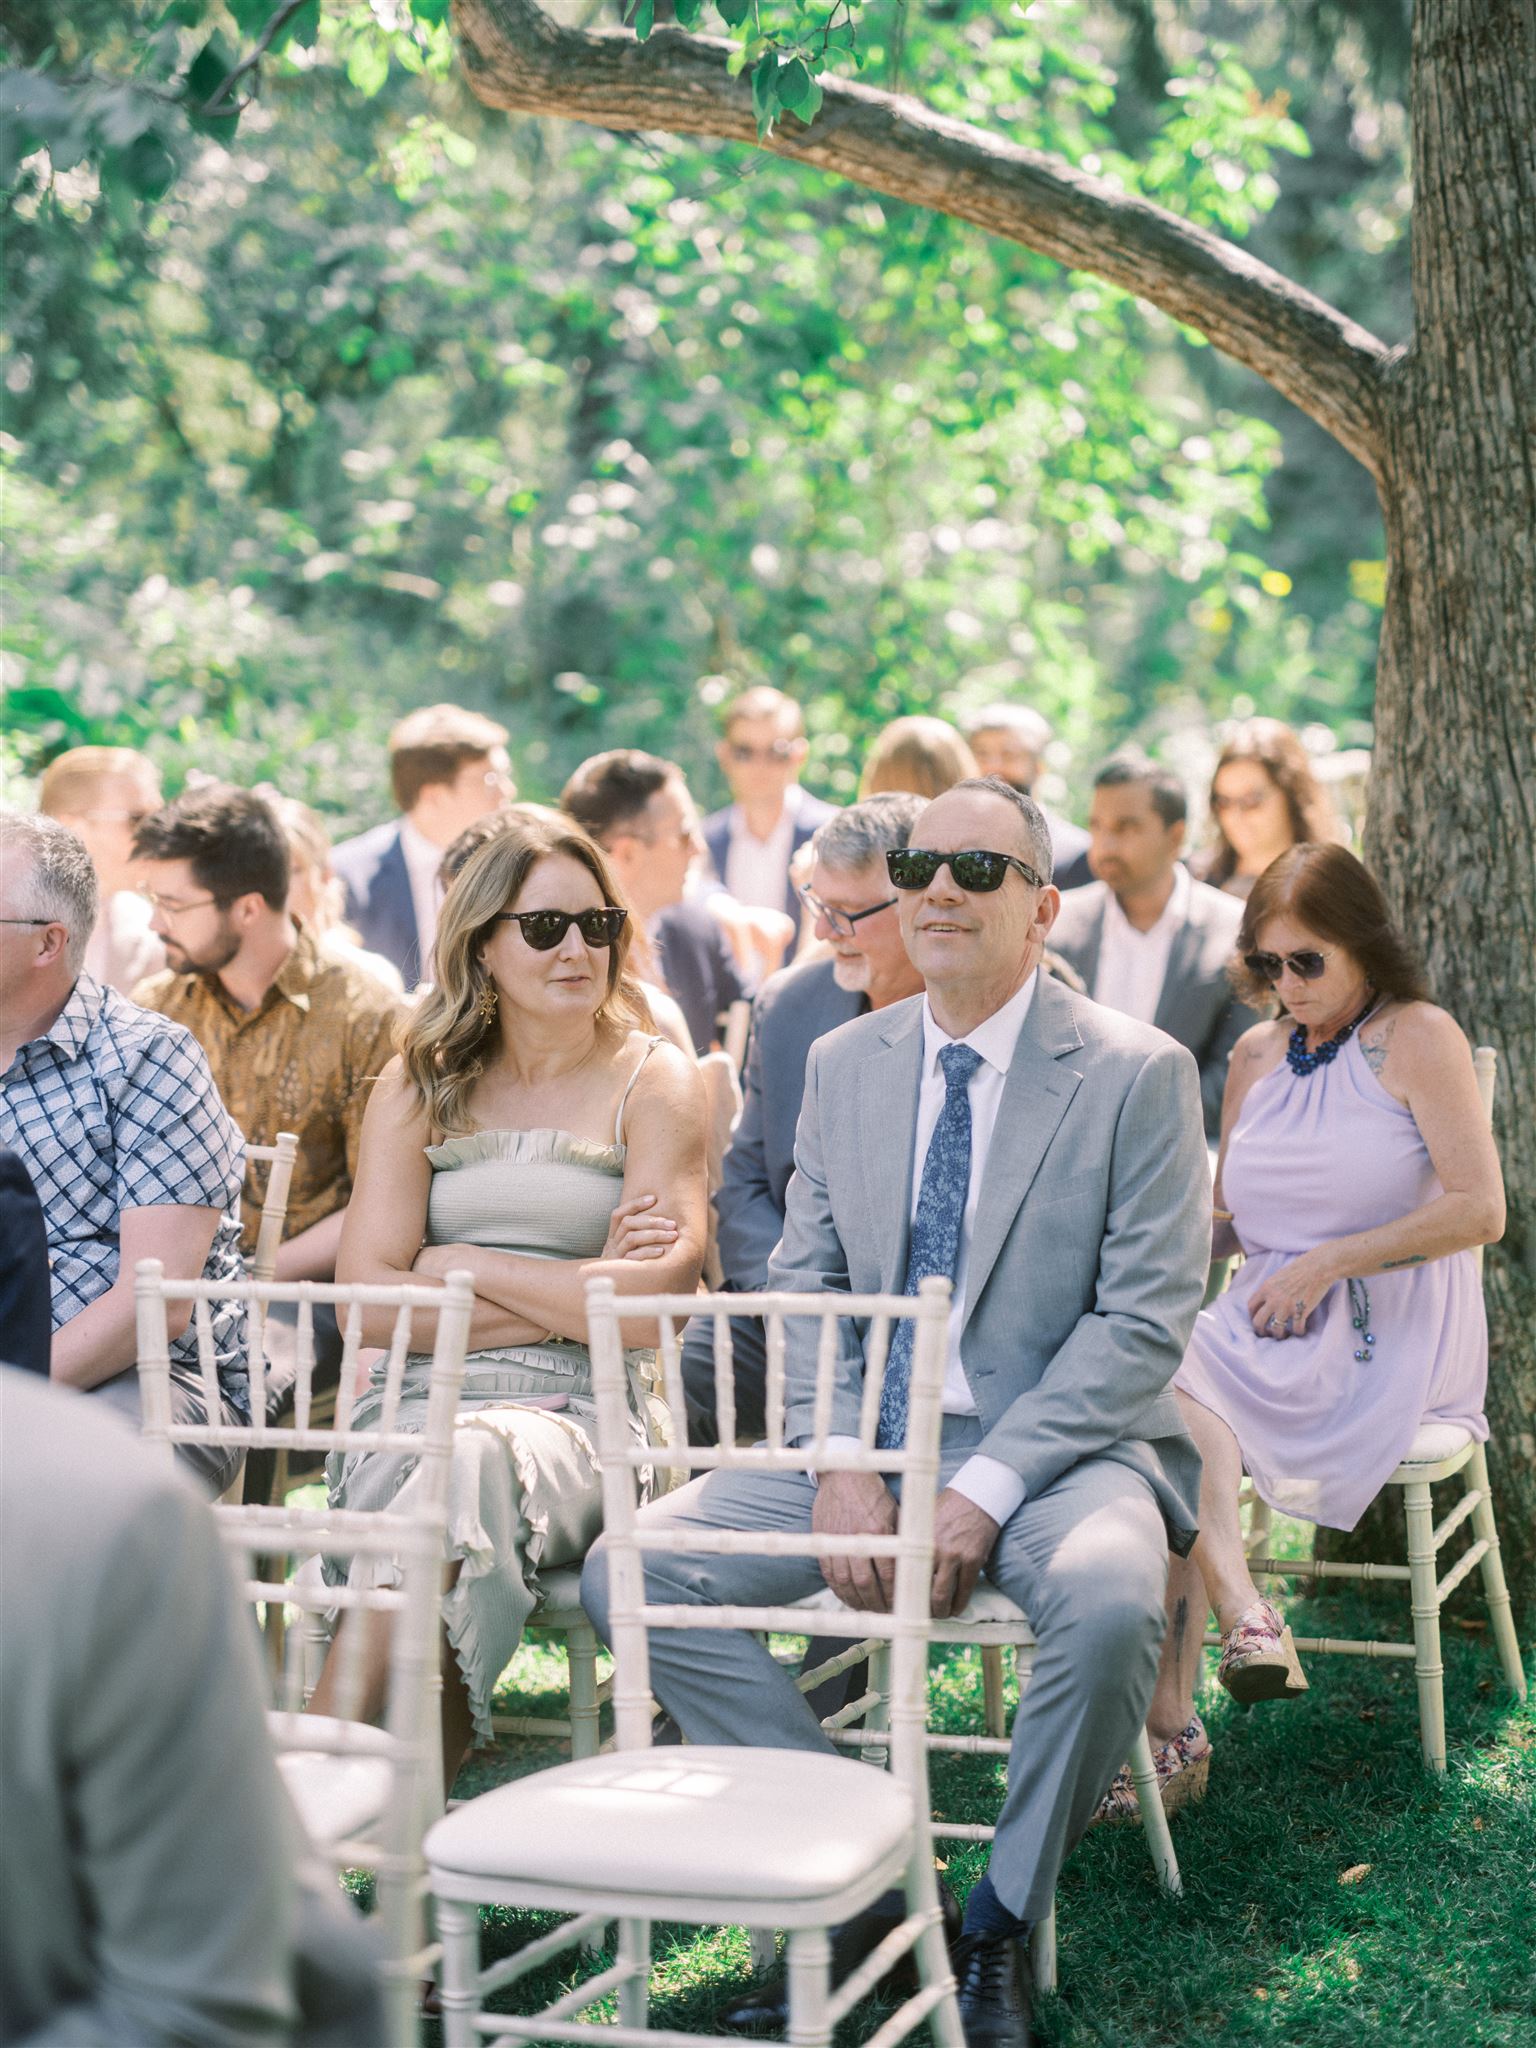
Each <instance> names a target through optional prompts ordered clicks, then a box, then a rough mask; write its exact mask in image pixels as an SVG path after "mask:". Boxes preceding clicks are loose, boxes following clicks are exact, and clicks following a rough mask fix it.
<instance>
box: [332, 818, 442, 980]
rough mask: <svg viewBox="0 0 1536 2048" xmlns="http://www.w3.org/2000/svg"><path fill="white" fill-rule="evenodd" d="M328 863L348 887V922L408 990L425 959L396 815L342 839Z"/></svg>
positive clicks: (419, 975)
mask: <svg viewBox="0 0 1536 2048" xmlns="http://www.w3.org/2000/svg"><path fill="white" fill-rule="evenodd" d="M331 866H332V868H333V869H334V871H335V872H336V874H337V875H339V876H340V878H341V882H342V886H343V887H344V888H345V890H346V892H347V922H348V923H349V924H350V925H352V926H353V927H354V929H355V930H356V932H357V935H358V937H359V938H360V939H361V940H362V942H363V944H364V945H365V946H366V947H367V948H368V950H369V952H371V953H382V954H383V955H384V958H385V959H386V960H391V961H393V962H394V964H395V966H396V967H398V968H399V970H400V978H401V979H402V981H404V983H405V986H406V989H407V990H408V991H409V990H410V989H413V988H414V987H415V986H416V984H417V982H418V981H420V980H421V978H422V976H423V975H424V974H425V973H426V971H427V963H426V962H425V961H424V960H423V959H422V957H421V938H420V934H419V933H418V932H417V930H416V906H415V904H414V903H413V902H412V900H411V877H410V874H409V872H408V870H407V868H406V865H405V852H404V849H403V848H402V847H401V844H400V820H399V819H398V818H396V819H394V820H393V822H392V823H390V824H388V825H375V826H374V828H373V830H372V831H371V832H364V833H361V834H360V835H359V836H358V837H357V838H356V839H346V840H343V841H342V843H341V845H340V846H338V847H337V848H336V849H335V851H334V852H333V853H332V855H331Z"/></svg>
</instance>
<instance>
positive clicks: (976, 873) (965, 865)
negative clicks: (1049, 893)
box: [885, 846, 1045, 896]
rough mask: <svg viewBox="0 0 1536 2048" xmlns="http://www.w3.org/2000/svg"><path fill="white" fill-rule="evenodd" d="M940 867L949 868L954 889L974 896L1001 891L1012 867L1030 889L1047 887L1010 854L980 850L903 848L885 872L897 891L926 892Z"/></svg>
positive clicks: (889, 859) (893, 855)
mask: <svg viewBox="0 0 1536 2048" xmlns="http://www.w3.org/2000/svg"><path fill="white" fill-rule="evenodd" d="M940 868H948V869H949V872H950V874H951V875H952V876H953V877H954V883H955V887H956V888H957V889H964V890H965V892H966V893H967V895H971V896H990V895H991V894H992V892H993V890H994V889H1001V887H1002V886H1003V883H1004V882H1005V881H1006V880H1007V877H1008V870H1009V869H1010V868H1017V869H1018V871H1019V873H1020V874H1021V875H1022V876H1023V877H1024V879H1025V881H1026V882H1028V884H1029V886H1030V888H1031V889H1043V888H1044V887H1045V884H1044V882H1042V881H1041V879H1040V877H1039V876H1038V875H1037V874H1036V873H1035V871H1034V869H1033V868H1032V867H1026V866H1025V864H1024V862H1023V861H1021V860H1016V859H1015V858H1014V856H1013V855H1012V854H1011V853H988V852H986V851H985V850H984V849H982V848H980V847H976V848H972V849H971V850H970V851H968V852H966V853H932V852H930V851H929V850H928V848H927V847H925V846H901V847H897V848H896V849H895V851H894V852H891V853H888V854H887V855H886V856H885V871H886V873H887V874H888V875H889V876H890V878H891V880H892V881H893V882H894V883H895V885H896V887H897V888H898V889H926V888H927V887H928V884H929V883H930V882H931V881H932V880H933V878H934V876H935V875H936V874H937V873H938V872H939V869H940Z"/></svg>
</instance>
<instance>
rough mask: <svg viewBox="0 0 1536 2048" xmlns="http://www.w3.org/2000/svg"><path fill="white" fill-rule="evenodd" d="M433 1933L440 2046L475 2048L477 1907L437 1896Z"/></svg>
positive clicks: (478, 1916) (477, 1955) (477, 1962)
mask: <svg viewBox="0 0 1536 2048" xmlns="http://www.w3.org/2000/svg"><path fill="white" fill-rule="evenodd" d="M434 1903H435V1906H436V1912H437V1932H438V1936H439V1938H440V1939H441V1941H442V1944H443V1960H442V1964H441V1966H440V1974H439V1976H438V1980H437V1995H438V2003H439V2004H440V2005H441V2006H442V2009H443V2048H478V2042H479V2036H478V2035H477V2033H476V2031H475V2015H476V2013H478V2011H479V2010H480V1909H479V1907H478V1906H475V1905H470V1904H467V1903H466V1902H465V1901H464V1900H463V1899H438V1900H436V1901H435V1902H434Z"/></svg>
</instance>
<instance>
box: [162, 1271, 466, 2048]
mask: <svg viewBox="0 0 1536 2048" xmlns="http://www.w3.org/2000/svg"><path fill="white" fill-rule="evenodd" d="M135 1296H136V1307H137V1316H138V1338H139V1373H140V1378H141V1383H142V1387H143V1412H144V1434H145V1436H146V1437H147V1438H148V1439H150V1440H151V1441H154V1442H159V1443H163V1444H165V1445H166V1446H167V1447H168V1449H169V1448H172V1447H174V1446H175V1445H176V1444H178V1443H219V1444H233V1445H238V1446H239V1447H240V1448H241V1449H258V1448H270V1447H274V1446H281V1447H284V1448H287V1449H290V1450H299V1451H305V1452H310V1453H314V1452H319V1453H328V1452H331V1451H344V1452H350V1451H365V1452H367V1453H369V1454H371V1455H378V1456H388V1455H398V1456H408V1457H411V1458H413V1459H415V1460H416V1461H417V1470H416V1472H415V1474H414V1475H413V1477H412V1478H411V1480H410V1481H408V1482H407V1485H406V1486H405V1487H404V1488H402V1490H401V1494H400V1495H399V1496H397V1498H396V1501H395V1502H394V1503H393V1504H392V1506H391V1507H390V1508H389V1509H380V1510H378V1511H376V1512H359V1511H357V1510H351V1511H346V1510H336V1509H332V1508H330V1507H292V1506H288V1505H282V1506H272V1505H269V1504H266V1503H247V1504H245V1505H232V1504H222V1503H221V1504H220V1505H219V1506H218V1507H217V1508H216V1509H215V1511H214V1512H215V1517H216V1519H217V1521H218V1524H219V1529H220V1533H221V1535H222V1536H223V1537H224V1539H225V1541H226V1543H227V1544H228V1545H229V1547H230V1549H231V1551H232V1552H233V1553H234V1554H235V1555H236V1557H237V1559H238V1569H239V1575H240V1583H241V1589H242V1591H243V1593H244V1597H245V1598H246V1599H247V1600H248V1601H249V1602H250V1603H251V1604H252V1606H253V1608H270V1607H272V1606H273V1605H278V1606H287V1607H290V1608H297V1609H299V1610H300V1611H301V1612H303V1613H304V1614H306V1615H315V1616H320V1615H323V1614H324V1613H326V1612H339V1613H340V1614H341V1615H342V1616H343V1617H344V1618H346V1619H347V1621H348V1622H349V1623H350V1625H348V1626H343V1627H342V1628H341V1629H340V1630H339V1632H338V1634H337V1637H336V1643H335V1650H334V1655H335V1659H336V1670H335V1678H336V1684H335V1701H336V1707H337V1711H336V1712H335V1713H334V1714H331V1715H323V1716H322V1715H318V1714H308V1713H305V1712H303V1711H302V1707H303V1702H304V1699H305V1694H306V1687H305V1674H304V1671H303V1654H302V1640H303V1639H302V1635H301V1632H300V1631H298V1630H291V1631H290V1632H289V1635H288V1654H287V1656H286V1658H285V1660H284V1665H283V1669H282V1671H281V1672H280V1673H278V1674H276V1676H275V1680H274V1689H275V1693H276V1698H275V1701H274V1705H273V1710H272V1712H271V1713H270V1715H269V1725H270V1727H271V1730H272V1734H273V1739H274V1743H275V1746H276V1748H277V1752H278V1767H279V1769H280V1771H281V1772H282V1775H283V1778H284V1781H285V1783H286V1784H287V1786H288V1789H289V1791H290V1793H291V1794H292V1796H293V1800H294V1803H295V1805H296V1807H297V1808H298V1812H299V1816H300V1819H301V1820H302V1821H303V1823H304V1827H305V1831H306V1834H307V1836H308V1839H309V1842H310V1845H311V1848H312V1850H313V1851H314V1853H315V1854H316V1855H317V1856H318V1857H320V1858H321V1859H323V1860H324V1861H325V1862H327V1863H329V1864H330V1865H331V1866H332V1868H333V1869H334V1870H336V1871H343V1870H365V1871H371V1872H372V1873H373V1875H374V1879H375V1883H376V1887H377V1907H376V1914H377V1918H378V1922H379V1925H380V1930H381V1949H382V1954H383V1961H382V1964H381V1968H382V1970H383V1972H384V1975H385V1980H386V1988H387V1992H388V1997H389V2010H390V2027H391V2031H390V2036H389V2041H388V2044H387V2048H409V2044H411V2043H413V2042H414V2040H415V2034H416V2028H415V2011H416V2004H417V1996H418V1991H417V1987H418V1984H419V1981H420V1979H421V1977H422V1975H423V1973H424V1972H426V1971H427V1970H428V1969H430V1967H431V1964H432V1962H433V1961H434V1960H435V1956H436V1949H435V1947H433V1946H430V1945H429V1944H428V1943H427V1941H426V1938H425V1932H426V1931H425V1925H424V1920H423V1904H424V1899H425V1893H426V1885H425V1878H424V1866H423V1863H422V1855H421V1840H422V1835H423V1833H424V1831H425V1828H426V1826H427V1823H428V1822H429V1820H431V1819H432V1818H433V1816H434V1815H435V1814H436V1813H438V1812H440V1811H441V1809H442V1757H441V1740H440V1732H439V1728H440V1687H441V1673H440V1668H439V1644H440V1636H441V1623H440V1620H439V1613H440V1604H439V1603H440V1591H441V1585H442V1571H443V1550H444V1532H445V1529H446V1525H447V1491H448V1475H449V1467H450V1463H451V1459H452V1452H453V1427H454V1417H455V1414H456V1412H457V1408H458V1399H459V1389H460V1386H461V1384H462V1381H463V1377H464V1354H465V1348H466V1345H467V1342H468V1337H469V1322H470V1314H471V1311H472V1309H473V1306H474V1289H473V1284H472V1282H471V1279H470V1276H469V1275H468V1274H467V1273H455V1274H451V1275H450V1276H449V1278H448V1280H447V1281H446V1282H445V1284H444V1285H443V1286H442V1287H441V1288H437V1287H429V1286H424V1285H423V1286H415V1285H404V1286H399V1287H367V1286H352V1287H343V1286H336V1285H327V1284H324V1283H321V1282H318V1281H306V1282H301V1283H287V1284H283V1283H276V1282H270V1281H267V1282H263V1281H245V1282H240V1283H230V1282H222V1281H220V1282H211V1281H203V1280H196V1281H188V1280H167V1279H166V1278H165V1273H164V1269H163V1267H162V1266H161V1264H160V1262H159V1261H158V1260H155V1259H146V1260H143V1261H141V1262H140V1264H139V1266H138V1268H137V1271H136V1279H135ZM230 1299H243V1300H245V1301H247V1302H253V1303H256V1304H258V1305H261V1304H266V1303H270V1302H273V1301H289V1302H297V1303H298V1330H297V1346H296V1349H297V1362H298V1376H297V1379H296V1382H295V1386H294V1401H293V1411H292V1417H291V1420H285V1421H284V1422H282V1423H269V1422H268V1421H267V1419H266V1409H267V1404H266V1388H265V1385H264V1380H265V1376H266V1373H265V1363H264V1361H263V1359H262V1357H261V1354H260V1352H259V1350H258V1349H255V1348H253V1350H252V1354H251V1420H250V1422H249V1423H248V1424H245V1425H241V1426H233V1425H229V1426H226V1425H222V1424H212V1423H210V1424H196V1425H194V1424H178V1423H175V1422H173V1421H172V1419H171V1406H170V1355H169V1344H168V1341H167V1304H168V1303H170V1302H173V1301H191V1302H192V1303H193V1327H194V1329H195V1331H196V1333H197V1341H198V1354H199V1369H200V1371H201V1372H202V1375H203V1378H204V1380H205V1382H206V1381H209V1380H210V1379H212V1378H213V1376H214V1354H213V1343H212V1334H211V1304H212V1302H213V1301H215V1300H217V1301H220V1302H223V1301H227V1300H230ZM319 1302H329V1303H332V1304H334V1305H335V1307H336V1309H337V1311H338V1314H339V1315H340V1316H341V1317H342V1318H343V1329H344V1346H345V1351H344V1360H343V1370H342V1377H341V1383H340V1387H339V1389H338V1392H337V1397H336V1402H335V1406H334V1410H333V1412H332V1413H331V1414H330V1415H329V1416H328V1417H327V1418H326V1419H325V1420H323V1421H322V1420H321V1419H320V1418H318V1417H317V1415H316V1413H315V1412H314V1407H313V1403H312V1392H313V1372H314V1362H315V1346H314V1329H313V1313H314V1308H315V1305H316V1304H317V1303H319ZM364 1308H390V1309H393V1310H394V1311H395V1315H394V1324H393V1333H392V1339H391V1343H390V1346H389V1350H388V1353H387V1356H386V1359H385V1361H384V1364H383V1366H382V1367H381V1368H380V1369H379V1370H378V1371H377V1373H376V1384H378V1385H379V1387H380V1393H381V1403H380V1408H379V1412H378V1417H377V1427H374V1428H357V1427H355V1426H354V1412H355V1409H356V1406H357V1400H358V1396H357V1393H356V1382H357V1356H358V1352H359V1350H360V1349H361V1344H362V1331H361V1322H362V1311H363V1309H364ZM419 1318H425V1319H426V1321H427V1322H428V1323H429V1324H435V1331H434V1342H433V1347H432V1363H431V1369H430V1373H429V1376H428V1389H427V1398H426V1404H425V1414H424V1422H423V1427H422V1428H421V1429H420V1430H407V1429H404V1428H402V1427H401V1426H400V1412H399V1411H400V1401H401V1388H402V1382H403V1378H404V1374H405V1369H406V1358H407V1353H408V1352H409V1351H410V1349H411V1335H412V1325H413V1321H414V1320H416V1319H419ZM218 1412H219V1410H218V1407H217V1404H213V1405H212V1406H211V1407H210V1413H212V1414H215V1415H216V1414H217V1413H218ZM273 1555H279V1556H283V1557H301V1558H307V1559H312V1560H315V1561H316V1563H315V1565H314V1566H312V1567H311V1568H310V1569H309V1570H306V1571H301V1572H300V1573H299V1574H298V1575H297V1577H296V1578H295V1579H293V1580H284V1579H282V1578H280V1577H279V1578H273V1577H271V1576H269V1575H268V1574H269V1569H270V1567H269V1566H268V1560H270V1558H271V1557H272V1556H273ZM321 1558H333V1559H343V1560H348V1561H349V1566H348V1575H347V1578H346V1580H345V1582H343V1583H341V1584H335V1585H329V1584H326V1583H325V1581H324V1579H323V1577H322V1575H321V1573H320V1571H319V1569H318V1560H319V1559H321ZM375 1615H384V1616H387V1617H389V1619H390V1622H391V1628H390V1638H389V1653H388V1672H387V1681H386V1685H385V1697H384V1706H383V1714H382V1719H381V1720H380V1722H379V1723H378V1725H373V1724H372V1723H370V1722H366V1721H364V1720H362V1719H361V1718H360V1710H361V1707H362V1705H363V1689H364V1679H365V1672H364V1666H365V1657H366V1643H365V1639H366V1637H367V1636H368V1634H369V1631H370V1629H371V1627H372V1625H373V1624H372V1620H371V1617H373V1616H375Z"/></svg>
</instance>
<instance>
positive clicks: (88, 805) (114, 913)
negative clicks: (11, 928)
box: [37, 747, 165, 995]
mask: <svg viewBox="0 0 1536 2048" xmlns="http://www.w3.org/2000/svg"><path fill="white" fill-rule="evenodd" d="M162 801H163V799H162V797H161V795H160V775H159V771H158V770H157V769H156V767H155V765H154V763H153V762H152V761H150V760H147V759H146V758H145V756H144V755H143V754H140V753H137V752H135V750H134V749H133V748H132V747H71V748H70V750H69V752H68V753H67V754H59V755H58V756H56V758H55V759H54V760H52V761H50V762H49V763H48V766H47V767H46V768H45V769H44V770H43V780H42V786H41V788H40V789H39V791H38V798H37V807H38V809H39V810H40V811H41V812H42V813H43V815H44V816H45V817H48V818H57V819H58V821H59V823H60V824H61V825H67V826H68V827H69V829H70V831H71V832H73V833H74V834H75V836H76V838H77V839H79V840H80V841H81V843H82V844H83V845H84V847H85V850H86V852H87V853H88V854H89V855H90V856H91V865H92V866H93V867H94V868H95V870H96V880H97V883H98V884H99V886H100V891H101V894H100V899H99V900H100V905H101V907H100V909H99V910H98V911H97V913H96V928H95V930H94V931H93V932H92V933H91V939H90V944H89V945H88V946H87V947H86V949H85V961H84V966H85V971H86V973H87V974H89V975H90V976H91V977H92V979H93V980H95V981H99V982H102V983H103V984H104V985H105V986H106V987H107V988H115V989H116V990H117V991H118V993H119V994H120V995H129V994H130V993H131V992H132V990H133V988H134V985H135V983H137V982H140V981H142V980H143V979H144V977H145V975H146V974H154V973H156V972H158V970H159V969H160V968H162V967H163V966H164V965H165V954H164V952H163V950H162V949H161V945H160V941H159V940H158V939H157V938H156V937H155V935H154V933H153V932H152V931H151V930H150V928H149V906H148V904H147V903H145V901H144V899H143V897H142V896H141V895H140V894H139V893H138V891H137V889H136V888H135V887H134V881H135V876H134V872H133V835H134V832H135V831H136V830H137V828H138V826H139V824H140V823H141V822H142V821H143V820H144V819H145V818H147V817H148V816H149V815H150V813H151V812H152V811H158V810H159V808H160V805H161V802H162Z"/></svg>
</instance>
